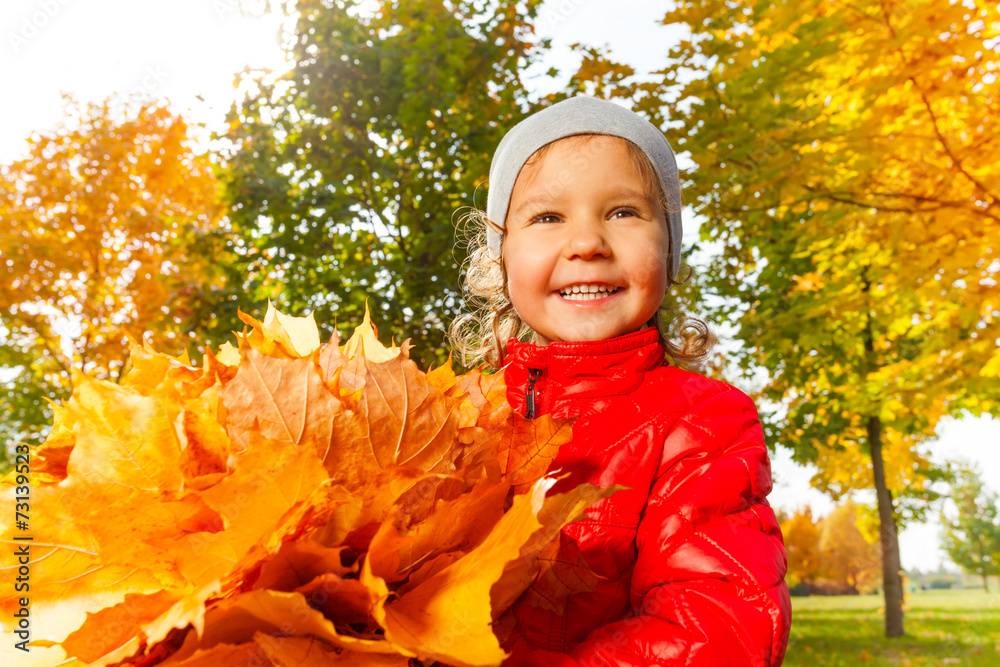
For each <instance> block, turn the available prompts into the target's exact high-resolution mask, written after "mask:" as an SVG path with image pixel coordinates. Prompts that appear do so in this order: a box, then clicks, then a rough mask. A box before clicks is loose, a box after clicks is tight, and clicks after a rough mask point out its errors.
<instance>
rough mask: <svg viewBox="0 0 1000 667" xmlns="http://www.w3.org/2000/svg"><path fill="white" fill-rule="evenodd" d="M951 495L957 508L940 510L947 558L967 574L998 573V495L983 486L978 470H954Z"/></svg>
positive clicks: (985, 575)
mask: <svg viewBox="0 0 1000 667" xmlns="http://www.w3.org/2000/svg"><path fill="white" fill-rule="evenodd" d="M951 499H952V501H954V503H955V505H956V507H957V509H958V511H957V513H956V514H955V515H950V514H948V513H946V512H942V513H941V525H942V527H943V530H942V532H941V542H942V544H943V546H944V550H945V552H947V554H948V556H949V557H950V558H951V560H952V561H953V562H954V563H955V564H956V565H958V566H959V567H961V568H962V569H963V570H965V571H966V572H968V573H969V574H976V575H979V576H980V577H982V578H983V588H985V589H986V590H989V577H990V576H991V575H997V576H1000V510H998V509H997V507H998V502H1000V498H998V497H997V494H996V493H994V492H993V491H991V490H990V489H988V488H986V486H985V485H984V484H983V480H982V478H981V477H980V475H979V472H978V471H977V470H974V469H969V468H965V469H963V470H960V471H958V473H957V474H956V476H955V481H954V482H953V483H952V485H951Z"/></svg>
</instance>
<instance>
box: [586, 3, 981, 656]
mask: <svg viewBox="0 0 1000 667" xmlns="http://www.w3.org/2000/svg"><path fill="white" fill-rule="evenodd" d="M664 22H665V23H678V22H679V23H683V24H686V25H687V26H689V27H690V30H691V36H690V38H689V39H687V40H683V41H682V42H681V43H680V44H679V45H678V46H677V47H676V48H674V49H672V50H671V52H670V54H669V58H670V65H669V66H668V67H667V68H665V69H664V71H663V72H661V75H662V78H660V79H658V80H653V81H646V82H643V83H634V82H633V83H629V82H622V83H620V84H615V83H614V82H613V81H611V79H610V78H609V77H608V76H607V73H608V72H609V71H610V70H611V68H610V67H609V66H608V65H604V67H598V66H595V65H593V64H591V65H590V70H591V71H592V72H594V73H595V74H600V75H602V76H603V79H602V82H601V85H603V86H604V88H605V90H606V91H607V94H608V95H612V96H626V97H629V98H630V99H632V100H637V101H636V104H638V105H645V106H647V107H656V106H659V107H660V111H659V114H660V116H662V117H663V118H664V119H666V121H667V122H668V123H669V124H670V125H671V129H669V130H668V138H670V139H671V140H672V143H673V144H674V145H675V146H677V148H678V150H679V151H682V152H686V153H687V154H688V156H690V159H691V160H692V161H693V162H694V164H695V168H694V169H692V170H691V171H690V172H689V173H688V175H687V180H686V183H685V201H686V203H689V204H691V205H692V206H693V207H694V209H695V211H696V212H697V213H698V214H700V215H701V216H704V219H705V222H704V223H703V225H702V228H701V229H702V232H701V236H702V240H703V241H704V242H706V243H708V244H710V246H711V247H713V248H714V250H715V253H714V258H713V260H712V262H711V265H710V266H709V267H708V271H707V272H706V273H707V275H708V276H709V280H708V281H707V282H706V285H705V290H706V292H707V293H708V294H709V295H711V296H715V297H721V298H716V299H713V300H711V301H709V302H708V303H709V305H710V306H711V308H712V310H713V314H714V317H713V318H712V319H715V320H717V321H725V322H733V323H736V324H738V325H739V333H738V336H739V339H740V340H741V341H742V343H743V346H742V349H741V350H740V351H739V352H738V354H737V358H736V361H737V362H738V365H739V366H740V367H741V368H742V369H743V371H744V372H745V374H746V376H747V377H751V376H754V375H756V374H757V373H758V372H759V371H760V370H761V369H764V370H766V371H767V375H768V378H769V379H768V381H767V383H766V385H765V386H764V387H763V389H762V390H761V391H760V393H759V395H758V398H761V399H766V401H765V402H762V404H761V408H762V412H763V414H762V417H763V419H764V422H765V428H766V431H767V435H768V439H769V441H771V442H774V443H782V444H784V445H786V446H788V447H791V448H792V449H793V451H794V453H795V458H796V460H798V461H799V462H807V461H811V462H814V463H816V465H817V466H818V468H819V474H818V475H817V477H816V478H815V479H814V482H815V484H816V485H817V486H818V487H820V488H823V489H825V490H826V491H828V492H830V493H831V495H832V496H834V498H839V497H841V496H843V495H845V494H847V493H849V492H850V491H852V490H855V489H860V488H871V487H874V488H875V490H876V496H877V500H878V512H879V517H880V526H881V535H880V541H881V546H882V553H883V576H884V580H885V595H886V610H887V613H886V633H887V634H888V635H889V636H896V635H900V634H903V623H902V580H901V577H900V569H901V568H900V565H899V550H898V539H897V523H898V522H899V521H900V520H901V519H907V518H919V517H920V516H921V515H922V514H923V513H925V512H926V510H927V508H928V502H929V501H930V500H932V499H934V498H935V494H934V492H933V491H932V490H931V486H930V485H931V482H933V481H934V480H936V479H939V478H940V477H941V476H942V475H943V473H942V471H940V470H935V469H934V468H933V467H932V466H931V465H930V463H929V461H928V459H927V457H926V444H927V443H928V442H929V441H930V440H931V439H932V438H933V434H934V432H935V428H936V426H937V423H938V421H939V419H940V418H941V417H942V416H943V415H945V414H953V415H959V416H960V415H964V414H968V413H971V414H975V415H979V414H983V413H989V412H990V411H991V410H992V409H994V408H995V406H996V405H997V403H998V400H1000V382H998V381H997V377H998V375H1000V354H998V347H997V340H998V338H1000V301H998V291H997V279H998V273H1000V258H998V256H997V249H996V238H997V236H998V224H997V223H998V222H1000V191H997V189H996V188H995V182H996V180H997V179H996V178H995V176H996V166H995V165H996V161H995V157H994V156H995V155H996V153H997V150H998V149H1000V145H998V143H1000V138H998V136H997V134H996V133H995V132H994V131H993V130H992V127H993V125H995V120H996V118H997V115H998V112H1000V99H998V98H997V96H996V95H995V94H994V92H993V90H992V88H991V87H990V85H991V84H992V82H993V81H994V79H995V78H996V76H997V74H996V72H997V70H998V69H1000V53H998V52H997V51H996V50H995V49H991V48H987V47H986V44H987V43H989V40H993V41H995V40H996V39H997V38H998V37H1000V23H998V17H997V15H996V7H995V5H994V3H989V2H985V1H983V0H977V1H976V2H971V1H970V2H966V3H953V2H947V1H946V0H926V1H923V2H913V1H905V2H903V1H896V0H878V1H876V0H862V1H861V2H855V3H851V4H850V5H841V4H837V3H829V2H825V1H823V0H808V1H806V2H799V1H796V2H792V1H791V0H782V1H780V2H758V1H755V0H742V1H735V2H734V1H731V0H686V1H682V2H678V3H676V6H675V8H674V9H673V10H672V11H670V12H669V13H668V14H667V15H666V16H665V18H664ZM768 404H771V405H775V406H777V407H776V408H775V409H773V410H769V409H768V407H767V406H768Z"/></svg>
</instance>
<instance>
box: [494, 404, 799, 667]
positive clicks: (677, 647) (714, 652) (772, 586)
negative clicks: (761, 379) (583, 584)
mask: <svg viewBox="0 0 1000 667" xmlns="http://www.w3.org/2000/svg"><path fill="white" fill-rule="evenodd" d="M712 392H714V393H712ZM770 490H771V471H770V462H769V460H768V458H767V450H766V447H765V445H764V438H763V431H762V429H761V426H760V422H759V420H758V415H757V410H756V408H755V406H754V404H753V401H752V400H750V398H749V397H748V396H746V394H744V393H743V392H741V391H739V390H738V389H736V388H734V387H731V386H729V385H722V386H721V387H718V388H712V389H711V390H710V392H709V395H708V396H707V397H705V398H702V399H701V400H698V401H696V403H695V404H694V406H693V407H692V408H691V409H690V410H689V411H688V412H687V413H686V414H684V415H682V416H681V417H680V418H679V420H678V421H677V422H676V424H675V426H674V427H673V428H672V429H671V430H670V432H669V433H668V434H667V437H666V440H665V443H664V450H663V456H662V458H661V460H660V463H659V468H658V470H657V475H656V478H655V479H654V482H653V485H652V488H651V490H650V495H649V499H648V501H647V505H646V508H645V511H644V512H643V517H642V520H641V522H640V524H639V529H638V536H637V546H638V560H637V562H636V566H635V570H634V572H633V575H632V582H631V598H632V607H633V609H634V610H635V611H634V614H635V615H634V616H632V617H630V618H626V619H624V620H622V621H618V622H616V623H612V624H609V625H606V626H604V627H602V628H598V629H597V630H595V631H594V632H592V633H591V634H590V636H589V637H587V639H586V640H585V641H584V642H583V643H582V644H580V645H579V646H577V647H576V648H575V649H574V651H573V654H572V657H570V656H565V655H558V654H553V653H548V652H540V651H534V652H530V651H524V652H523V653H522V654H521V655H520V656H517V655H515V656H512V658H513V659H512V660H511V664H523V665H531V664H545V665H546V667H557V666H559V665H577V664H580V665H609V666H610V665H711V666H713V667H721V666H723V665H740V666H742V665H753V666H755V667H756V666H766V667H773V666H776V665H780V664H781V661H782V659H783V658H784V653H785V647H786V645H787V642H788V631H789V627H790V624H791V605H790V599H789V596H788V587H787V585H786V584H785V582H784V576H785V570H786V555H785V549H784V545H783V542H782V538H781V532H780V529H779V527H778V524H777V521H776V519H775V516H774V512H773V511H772V510H771V508H770V506H769V505H768V504H767V501H766V500H765V496H766V495H767V494H768V493H769V492H770Z"/></svg>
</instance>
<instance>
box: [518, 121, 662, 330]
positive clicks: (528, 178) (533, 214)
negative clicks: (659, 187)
mask: <svg viewBox="0 0 1000 667" xmlns="http://www.w3.org/2000/svg"><path fill="white" fill-rule="evenodd" d="M509 210H510V211H511V213H510V214H509V215H508V218H507V224H506V227H507V232H506V235H505V238H504V245H503V257H504V263H505V266H506V269H507V276H508V291H509V294H510V299H511V303H512V304H513V305H514V309H515V310H516V311H517V313H518V315H520V317H521V318H522V319H523V320H524V322H525V323H527V324H528V326H530V327H531V328H532V330H534V331H535V333H536V336H537V342H538V343H540V344H543V345H544V344H548V343H549V342H551V341H556V340H563V341H583V340H603V339H606V338H613V337H615V336H619V335H621V334H624V333H629V332H631V331H635V330H637V329H639V328H641V327H642V326H643V325H644V324H646V323H647V322H648V321H649V320H650V318H652V316H653V315H654V314H655V313H656V310H657V308H659V306H660V302H661V301H662V300H663V295H664V293H665V292H666V285H667V278H666V272H667V259H668V241H669V239H668V232H667V223H666V217H665V215H664V212H663V209H662V207H661V206H660V205H659V204H657V203H656V197H655V196H654V195H653V194H651V193H648V192H646V191H645V190H644V188H643V183H642V179H641V177H640V175H639V173H638V169H637V168H636V167H635V166H634V165H633V164H632V162H631V158H630V156H629V150H628V147H627V145H626V143H625V142H624V141H623V140H622V139H619V138H617V137H612V136H606V135H588V136H583V137H581V136H573V137H567V138H565V139H560V140H559V141H556V142H554V143H553V144H551V145H550V146H549V148H548V152H547V154H545V156H544V157H543V158H542V160H541V162H540V163H535V164H526V165H525V166H524V168H523V169H522V170H521V172H520V173H519V174H518V177H517V180H516V181H515V183H514V189H513V192H512V194H511V200H510V209H509Z"/></svg>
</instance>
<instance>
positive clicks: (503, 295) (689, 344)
mask: <svg viewBox="0 0 1000 667" xmlns="http://www.w3.org/2000/svg"><path fill="white" fill-rule="evenodd" d="M595 136H600V135H596V134H583V135H572V137H573V138H579V139H582V140H584V141H587V140H589V139H590V138H592V137H595ZM567 138H568V137H567ZM615 138H616V139H620V140H621V141H624V142H625V144H626V145H627V147H628V151H629V161H630V162H631V164H632V168H633V169H634V170H635V173H636V174H637V175H638V176H639V178H640V179H641V181H642V183H643V186H644V187H645V190H646V192H649V193H655V200H656V201H657V202H658V203H659V205H660V207H661V209H662V210H663V211H664V212H666V211H668V210H670V209H669V203H668V202H667V197H666V195H665V193H664V192H663V186H662V185H661V184H660V179H659V177H658V176H657V174H656V170H655V169H654V167H653V164H652V162H650V160H649V157H648V156H647V155H646V154H645V153H644V152H643V150H642V149H641V148H639V147H638V146H637V145H636V144H634V143H633V142H631V141H629V140H628V139H625V138H623V137H615ZM559 141H562V139H560V140H559ZM555 143H557V142H552V143H550V144H546V145H545V146H542V147H541V148H539V149H538V150H537V151H535V152H534V153H533V154H532V155H531V157H530V158H528V160H527V161H526V162H525V165H524V166H525V167H527V166H529V165H535V164H538V163H539V162H541V161H542V160H543V159H545V156H546V155H547V154H548V152H549V150H550V148H551V147H552V146H553V145H554V144H555ZM488 227H492V228H493V229H494V230H497V231H499V232H500V233H501V234H502V233H503V231H504V229H503V227H502V226H500V225H498V224H496V223H495V222H494V221H492V220H490V219H489V218H488V217H487V216H486V213H485V211H481V210H479V209H476V208H473V209H471V210H470V212H469V213H467V214H465V215H464V216H462V218H461V219H460V220H459V223H458V225H457V235H458V237H459V241H458V243H459V244H462V243H464V244H466V245H467V247H468V250H469V252H468V258H467V259H466V261H465V264H464V265H463V269H464V271H465V277H464V281H463V283H464V284H463V290H464V292H465V301H466V303H467V304H469V305H470V307H471V309H472V312H471V313H469V314H466V315H463V316H460V317H458V318H457V319H455V321H454V322H452V325H451V327H450V329H449V332H448V337H449V339H450V340H451V343H452V346H453V348H454V350H455V352H457V353H458V355H459V357H460V358H461V359H462V361H463V362H464V363H465V364H466V365H468V366H474V365H476V364H478V363H481V362H486V363H487V364H489V365H490V366H492V367H493V368H495V369H499V368H500V367H501V366H503V364H504V359H505V357H506V356H507V342H508V340H509V339H511V338H516V339H518V340H525V339H526V337H527V336H528V335H529V334H532V333H534V332H533V331H532V330H531V328H530V327H529V326H528V325H527V324H525V322H524V321H523V320H522V319H521V317H520V316H519V315H518V314H517V311H515V310H514V305H513V304H512V303H511V300H510V294H509V293H508V291H507V268H506V266H505V264H504V257H503V251H502V249H501V252H500V257H499V259H497V258H494V257H492V256H491V253H490V251H489V248H488V246H487V238H486V230H487V228H488ZM668 242H669V244H670V245H669V248H668V252H667V257H670V256H671V252H672V250H673V244H674V243H677V242H679V239H674V238H672V237H671V238H670V239H669V241H668ZM501 248H502V246H501ZM684 269H687V273H686V275H685V276H684V278H683V279H681V280H675V277H674V276H667V289H668V290H669V289H670V287H671V286H673V285H683V284H686V283H687V282H688V281H689V280H690V279H691V276H692V275H693V270H692V269H691V267H690V266H689V265H687V264H684V265H682V268H681V270H680V271H679V272H678V275H680V274H683V273H684ZM663 316H667V317H669V319H668V320H667V324H666V326H665V325H664V320H663ZM646 325H647V326H651V327H655V328H656V331H657V333H658V337H659V341H660V343H661V344H662V345H663V348H664V350H665V352H666V357H667V359H669V360H670V362H671V363H673V364H674V365H678V366H684V367H688V368H699V367H700V366H701V365H702V364H704V363H705V361H706V360H707V359H708V357H709V355H710V353H711V351H712V348H713V347H714V346H715V344H716V343H718V338H717V337H716V335H715V334H714V333H713V332H712V331H711V330H710V329H709V328H708V324H707V323H705V322H704V321H703V320H701V319H698V318H696V317H690V316H685V315H684V314H683V313H680V312H678V311H675V310H669V309H667V308H666V307H664V306H662V305H661V307H660V308H659V310H657V312H656V313H655V314H654V315H653V317H652V318H650V320H649V321H648V322H647V323H646ZM671 333H673V335H675V336H676V337H678V338H679V339H680V341H679V342H673V341H672V340H671V337H672V335H671Z"/></svg>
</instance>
